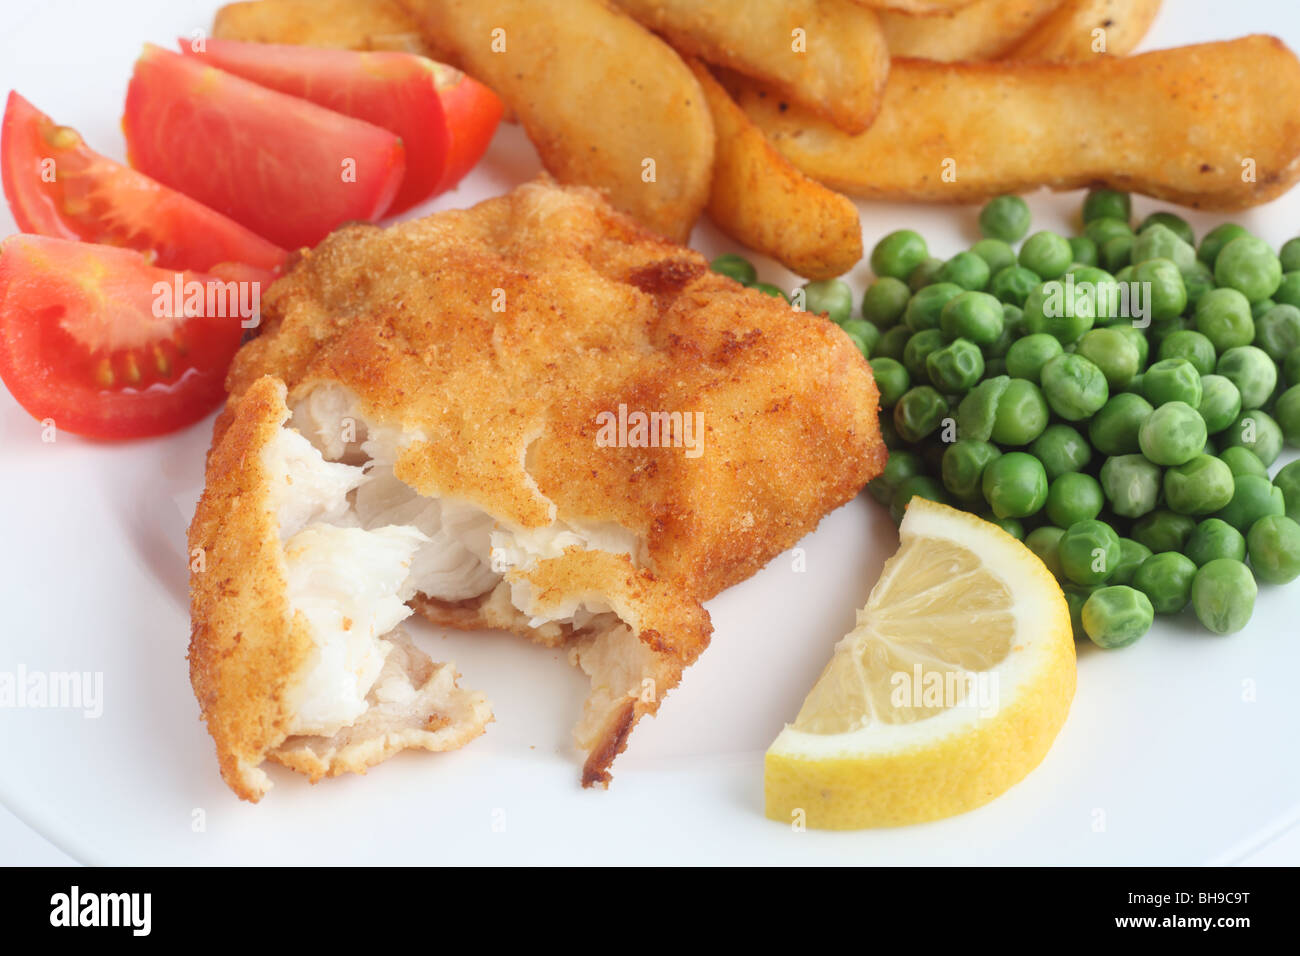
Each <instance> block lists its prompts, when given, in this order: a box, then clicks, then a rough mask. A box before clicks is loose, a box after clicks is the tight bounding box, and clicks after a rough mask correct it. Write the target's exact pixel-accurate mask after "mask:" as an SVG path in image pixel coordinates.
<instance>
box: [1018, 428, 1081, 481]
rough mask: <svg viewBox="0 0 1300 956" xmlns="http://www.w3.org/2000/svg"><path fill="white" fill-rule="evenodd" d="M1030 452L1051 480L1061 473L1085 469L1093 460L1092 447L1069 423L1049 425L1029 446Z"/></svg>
mask: <svg viewBox="0 0 1300 956" xmlns="http://www.w3.org/2000/svg"><path fill="white" fill-rule="evenodd" d="M1029 453H1030V454H1031V455H1033V456H1034V457H1035V458H1037V459H1038V460H1039V461H1040V462H1041V463H1042V465H1043V471H1044V472H1045V473H1046V474H1047V478H1048V480H1049V481H1055V480H1056V479H1057V478H1059V477H1061V475H1066V474H1069V473H1071V472H1075V471H1083V469H1085V468H1087V467H1088V463H1089V462H1090V461H1092V448H1091V447H1089V445H1088V443H1087V442H1086V441H1084V438H1083V436H1082V435H1080V434H1079V433H1078V431H1076V430H1075V429H1073V428H1071V427H1070V426H1069V425H1059V424H1058V425H1049V426H1047V428H1046V429H1044V430H1043V433H1042V434H1041V435H1039V436H1038V437H1037V438H1035V439H1034V442H1033V444H1032V445H1030V446H1029Z"/></svg>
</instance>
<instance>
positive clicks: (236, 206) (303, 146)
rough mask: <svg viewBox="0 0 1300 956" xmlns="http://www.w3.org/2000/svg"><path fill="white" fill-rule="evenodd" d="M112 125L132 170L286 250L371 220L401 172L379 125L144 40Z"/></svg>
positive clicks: (397, 147)
mask: <svg viewBox="0 0 1300 956" xmlns="http://www.w3.org/2000/svg"><path fill="white" fill-rule="evenodd" d="M122 127H123V129H124V130H125V131H126V144H127V155H128V157H129V158H130V160H131V164H132V165H133V166H135V167H136V168H137V169H139V170H141V171H142V172H144V173H145V174H146V175H149V176H152V177H153V178H154V179H157V180H158V181H160V182H162V183H165V184H166V185H168V186H171V187H172V188H173V189H179V190H180V191H181V192H183V193H185V194H186V195H188V196H192V197H194V198H195V199H197V200H198V201H199V202H202V203H204V204H206V205H208V206H211V207H212V208H213V209H215V210H217V211H218V212H221V213H224V214H225V215H227V216H229V217H230V218H231V219H234V220H235V221H236V222H239V223H242V224H243V225H245V226H247V227H248V228H249V229H252V230H253V231H254V232H256V233H258V234H259V235H262V236H265V237H266V238H268V239H270V240H271V241H273V242H276V243H279V244H280V245H282V246H285V247H288V248H297V247H299V246H304V245H314V244H315V243H317V242H319V241H320V240H321V239H323V238H325V236H327V235H328V234H329V233H330V231H331V230H333V229H334V228H335V227H336V226H339V225H341V224H342V223H345V222H349V221H355V220H374V219H377V218H379V217H380V216H381V215H382V214H383V213H384V211H385V210H386V209H387V208H388V206H389V204H390V203H391V202H392V201H393V197H394V196H395V195H397V190H398V188H399V187H400V186H401V183H402V174H403V172H404V170H405V161H404V159H403V149H402V143H401V140H399V139H398V138H397V137H396V136H394V135H393V134H392V133H390V132H388V131H387V130H384V129H380V128H379V127H378V126H375V125H373V124H371V123H366V122H363V121H361V120H358V119H353V118H352V117H349V116H343V115H342V114H340V113H335V112H334V111H332V110H327V109H325V108H323V107H320V106H317V105H316V104H314V103H309V102H307V101H306V100H303V99H299V98H298V97H294V96H286V95H285V94H284V93H278V92H276V91H275V90H269V89H267V88H265V87H262V86H258V85H256V84H255V83H250V82H249V81H248V80H244V79H241V78H240V77H237V76H233V75H231V74H229V73H224V72H222V71H221V70H218V69H215V68H213V67H210V66H205V65H204V64H203V63H202V62H200V61H199V60H196V59H194V58H192V57H187V56H181V55H180V54H179V53H171V52H169V51H167V50H164V49H162V48H161V47H156V46H153V45H151V44H146V45H145V48H144V53H143V54H141V56H140V59H138V60H136V63H135V72H134V73H133V74H132V76H131V85H130V86H129V87H128V88H127V93H126V114H125V116H124V117H123V119H122Z"/></svg>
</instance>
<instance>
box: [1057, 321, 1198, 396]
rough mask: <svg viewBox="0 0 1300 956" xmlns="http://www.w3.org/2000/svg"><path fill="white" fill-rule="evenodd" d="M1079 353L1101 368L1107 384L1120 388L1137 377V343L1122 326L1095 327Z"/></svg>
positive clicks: (1085, 337) (1080, 341) (1083, 340)
mask: <svg viewBox="0 0 1300 956" xmlns="http://www.w3.org/2000/svg"><path fill="white" fill-rule="evenodd" d="M1192 334H1195V333H1192ZM1207 344H1208V340H1207ZM1075 353H1076V354H1077V355H1082V356H1083V357H1084V358H1086V359H1087V360H1088V361H1090V362H1091V363H1092V364H1093V365H1095V366H1097V368H1099V369H1101V372H1102V374H1103V375H1105V376H1106V384H1107V385H1108V386H1109V387H1110V389H1111V391H1116V392H1117V391H1119V390H1120V389H1123V388H1124V387H1125V386H1127V385H1128V383H1129V382H1131V381H1132V380H1133V376H1134V375H1136V374H1137V373H1138V365H1139V362H1140V361H1141V357H1140V356H1139V354H1138V347H1137V345H1136V344H1134V342H1133V340H1132V339H1131V338H1130V337H1129V336H1127V335H1125V334H1124V333H1123V332H1121V331H1120V330H1119V329H1093V330H1092V331H1091V332H1088V333H1086V334H1085V335H1084V336H1083V338H1081V339H1079V344H1078V347H1077V348H1076V349H1075Z"/></svg>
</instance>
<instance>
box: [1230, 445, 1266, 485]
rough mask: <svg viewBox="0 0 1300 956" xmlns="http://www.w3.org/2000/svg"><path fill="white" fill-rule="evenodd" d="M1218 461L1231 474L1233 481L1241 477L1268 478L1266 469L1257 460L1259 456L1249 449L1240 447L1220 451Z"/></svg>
mask: <svg viewBox="0 0 1300 956" xmlns="http://www.w3.org/2000/svg"><path fill="white" fill-rule="evenodd" d="M1219 460H1220V461H1222V462H1223V463H1224V464H1225V465H1227V466H1228V470H1229V471H1231V472H1232V477H1233V478H1234V479H1235V478H1240V477H1241V476H1242V475H1256V476H1258V477H1260V478H1267V477H1268V469H1267V468H1265V467H1264V463H1263V462H1262V461H1260V460H1259V456H1258V455H1256V454H1255V453H1254V452H1253V451H1251V450H1250V449H1249V448H1243V447H1242V446H1241V445H1233V446H1230V447H1228V448H1223V449H1220V450H1219Z"/></svg>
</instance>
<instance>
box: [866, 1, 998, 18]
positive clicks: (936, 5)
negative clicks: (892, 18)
mask: <svg viewBox="0 0 1300 956" xmlns="http://www.w3.org/2000/svg"><path fill="white" fill-rule="evenodd" d="M853 2H854V3H856V4H858V5H859V6H863V7H872V8H873V9H876V10H898V11H899V12H901V13H910V14H913V15H914V16H934V15H935V14H940V13H951V12H952V11H954V10H960V9H961V8H962V7H968V6H970V5H971V3H973V2H974V0H853Z"/></svg>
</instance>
